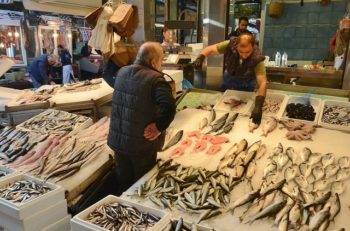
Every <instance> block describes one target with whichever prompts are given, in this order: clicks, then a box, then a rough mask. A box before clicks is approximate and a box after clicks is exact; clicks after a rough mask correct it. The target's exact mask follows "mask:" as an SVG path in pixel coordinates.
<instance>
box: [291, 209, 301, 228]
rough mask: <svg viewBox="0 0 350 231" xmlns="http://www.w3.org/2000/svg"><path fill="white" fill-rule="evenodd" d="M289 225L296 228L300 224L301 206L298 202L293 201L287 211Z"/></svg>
mask: <svg viewBox="0 0 350 231" xmlns="http://www.w3.org/2000/svg"><path fill="white" fill-rule="evenodd" d="M289 221H290V227H291V228H293V229H296V230H298V229H299V228H300V224H301V206H300V204H299V203H295V204H294V206H293V208H292V209H291V210H290V212H289Z"/></svg>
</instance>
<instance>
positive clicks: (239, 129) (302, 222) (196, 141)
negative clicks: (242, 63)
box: [122, 92, 350, 230]
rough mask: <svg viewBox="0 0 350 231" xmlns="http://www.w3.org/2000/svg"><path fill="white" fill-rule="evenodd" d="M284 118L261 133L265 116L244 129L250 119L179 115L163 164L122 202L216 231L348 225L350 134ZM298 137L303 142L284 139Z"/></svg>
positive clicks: (210, 114) (211, 114)
mask: <svg viewBox="0 0 350 231" xmlns="http://www.w3.org/2000/svg"><path fill="white" fill-rule="evenodd" d="M270 93H276V92H270ZM283 93H284V94H285V95H291V94H292V93H290V92H289V93H288V92H283ZM185 97H186V96H185ZM313 97H315V98H327V97H326V96H313ZM344 100H346V99H344ZM287 102H288V101H287ZM180 103H181V102H180ZM180 103H179V104H180ZM287 106H288V104H287V103H285V104H284V105H281V107H283V112H284V113H285V111H286V107H287ZM320 108H321V107H319V108H318V107H315V108H314V110H319V111H317V113H321V111H322V110H321V109H320ZM284 113H283V114H282V115H281V116H279V117H280V118H276V119H277V120H282V121H283V122H282V123H277V121H275V120H274V121H275V122H276V123H275V124H274V125H273V126H272V127H273V128H270V127H268V132H266V129H267V127H266V126H267V124H268V123H267V121H269V120H270V118H271V117H265V118H264V119H263V121H262V124H261V125H260V127H259V128H257V129H255V130H250V129H249V124H250V119H249V117H248V116H246V115H244V114H239V115H238V114H236V113H235V112H232V111H230V110H228V111H227V110H221V111H219V110H217V111H213V110H200V109H193V108H187V109H184V110H181V111H179V112H178V113H177V114H176V117H175V120H174V121H173V123H172V124H171V126H170V127H169V129H168V130H167V139H166V142H165V143H166V146H167V147H168V148H167V149H166V150H164V151H162V152H160V153H158V157H159V158H160V159H161V160H160V161H159V163H158V164H157V166H156V167H155V168H154V169H152V170H151V171H150V172H149V173H147V174H146V175H145V176H144V177H142V178H141V179H140V180H139V181H138V182H136V183H135V184H134V185H133V186H132V187H131V188H130V189H129V190H127V191H126V192H125V193H124V194H123V195H122V198H125V199H128V200H132V201H134V202H137V203H140V204H143V205H147V206H152V207H154V208H163V209H167V210H168V209H169V211H170V212H171V213H172V217H174V218H179V217H182V218H183V219H184V220H186V221H188V222H194V223H199V224H201V225H204V226H208V227H212V228H214V229H215V230H232V229H233V228H234V229H239V230H252V229H258V230H278V229H279V228H281V227H285V228H284V229H283V230H289V229H292V228H294V229H305V230H307V229H319V228H320V227H322V228H325V229H327V227H328V230H333V229H336V228H346V227H349V225H350V223H349V221H348V219H347V218H348V217H349V216H350V210H349V208H348V207H349V201H350V194H349V190H348V189H347V185H348V183H349V177H350V170H349V167H350V159H349V158H350V157H349V153H348V152H349V148H348V145H347V143H348V140H349V138H350V134H349V133H346V132H341V131H338V130H334V129H332V130H330V129H327V128H321V127H315V125H317V123H318V122H317V120H316V122H314V123H313V122H312V121H308V120H290V119H289V118H286V119H283V117H284V116H286V115H285V114H284ZM320 116H321V117H322V116H323V114H322V115H320ZM205 121H206V123H205ZM227 122H229V124H230V129H228V130H225V129H223V127H225V126H226V125H227ZM203 123H204V124H206V125H203ZM218 124H221V125H220V126H219V125H218ZM269 126H271V125H269ZM200 128H202V130H200ZM214 128H215V129H214ZM299 131H300V133H303V132H307V134H308V137H307V139H303V138H305V137H303V136H296V137H297V138H296V137H293V138H291V137H289V136H288V134H290V132H292V134H294V133H296V132H299ZM299 138H301V139H299ZM282 208H283V209H282ZM340 208H341V209H340ZM280 211H284V212H280ZM278 212H280V213H278ZM281 213H283V214H281ZM276 214H277V217H278V219H275V215H276ZM288 214H289V216H288ZM265 217H271V218H267V219H262V218H265ZM320 217H322V218H320ZM332 219H334V221H335V222H329V221H330V220H332Z"/></svg>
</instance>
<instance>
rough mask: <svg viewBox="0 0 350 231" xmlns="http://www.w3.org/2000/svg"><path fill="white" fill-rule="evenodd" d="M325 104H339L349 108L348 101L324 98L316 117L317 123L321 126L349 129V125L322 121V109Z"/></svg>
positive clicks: (349, 103) (341, 129)
mask: <svg viewBox="0 0 350 231" xmlns="http://www.w3.org/2000/svg"><path fill="white" fill-rule="evenodd" d="M326 105H328V106H341V107H347V108H350V102H342V101H335V100H324V101H323V102H322V106H321V112H320V116H319V117H318V125H320V126H321V127H324V128H329V129H335V130H340V131H347V132H349V131H350V125H348V126H342V125H336V124H329V123H324V122H322V118H323V112H324V109H325V106H326Z"/></svg>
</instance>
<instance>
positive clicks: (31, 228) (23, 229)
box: [0, 200, 69, 231]
mask: <svg viewBox="0 0 350 231" xmlns="http://www.w3.org/2000/svg"><path fill="white" fill-rule="evenodd" d="M33 214H34V215H33ZM65 217H67V202H66V200H62V201H60V202H59V203H57V204H54V205H51V206H48V207H45V209H43V210H41V211H38V212H36V213H32V215H31V216H30V217H27V218H25V219H23V220H18V219H16V218H13V217H10V216H8V215H6V214H3V213H2V211H1V212H0V221H1V222H0V228H2V229H0V230H4V231H38V230H42V229H44V230H45V229H46V230H50V231H52V229H48V227H50V226H54V225H55V224H56V223H57V222H59V221H61V220H62V219H64V218H65ZM56 230H60V229H56ZM61 230H62V231H63V229H61ZM65 230H69V229H65Z"/></svg>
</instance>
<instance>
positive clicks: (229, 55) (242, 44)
mask: <svg viewBox="0 0 350 231" xmlns="http://www.w3.org/2000/svg"><path fill="white" fill-rule="evenodd" d="M218 54H225V55H226V58H225V73H224V78H223V83H222V85H221V90H222V91H225V90H227V89H233V90H239V91H254V90H255V88H256V85H258V90H257V96H256V98H255V107H254V109H253V111H252V114H251V118H252V119H253V122H254V123H255V124H260V122H261V117H262V106H263V104H264V100H265V96H266V88H267V78H266V69H265V64H264V59H265V57H264V56H263V55H262V54H261V53H260V50H259V48H258V47H257V46H256V44H255V39H254V36H253V35H252V34H247V33H246V34H241V35H240V36H239V37H238V38H232V39H231V40H226V41H224V42H221V43H217V44H214V45H211V46H208V47H206V48H204V49H203V50H202V52H201V54H200V55H199V56H198V57H197V59H196V60H195V61H194V62H193V66H194V68H196V69H201V68H202V64H203V61H204V60H205V58H206V57H208V56H209V55H218Z"/></svg>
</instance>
